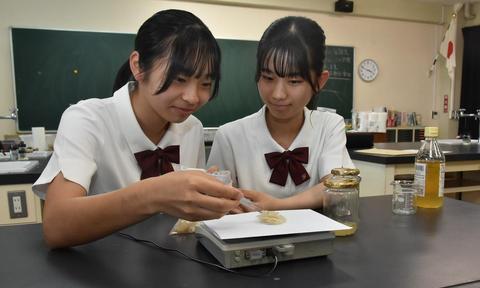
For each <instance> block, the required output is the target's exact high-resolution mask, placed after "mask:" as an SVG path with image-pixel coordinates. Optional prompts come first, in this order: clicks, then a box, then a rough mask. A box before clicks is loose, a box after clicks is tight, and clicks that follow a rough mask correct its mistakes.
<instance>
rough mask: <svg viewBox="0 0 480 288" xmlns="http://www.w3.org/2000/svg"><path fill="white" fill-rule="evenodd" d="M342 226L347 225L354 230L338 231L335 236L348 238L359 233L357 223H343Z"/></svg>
mask: <svg viewBox="0 0 480 288" xmlns="http://www.w3.org/2000/svg"><path fill="white" fill-rule="evenodd" d="M342 224H345V225H347V226H350V227H352V228H350V229H345V230H337V231H335V232H334V233H335V236H348V235H352V234H355V232H357V223H354V222H342Z"/></svg>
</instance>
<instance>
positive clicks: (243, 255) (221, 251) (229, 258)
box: [195, 223, 335, 268]
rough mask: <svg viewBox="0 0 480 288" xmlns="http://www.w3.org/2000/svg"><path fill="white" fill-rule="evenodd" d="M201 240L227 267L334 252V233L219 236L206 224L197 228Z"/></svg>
mask: <svg viewBox="0 0 480 288" xmlns="http://www.w3.org/2000/svg"><path fill="white" fill-rule="evenodd" d="M195 235H196V237H197V239H198V241H199V242H200V243H201V244H202V245H203V246H204V247H205V248H206V249H207V250H208V251H209V252H210V253H211V254H212V255H213V256H214V257H215V258H216V259H217V260H218V261H219V262H220V263H221V264H222V265H223V266H224V267H226V268H239V267H246V266H253V265H260V264H268V263H273V262H275V256H276V257H277V261H279V262H280V261H288V260H294V259H302V258H310V257H317V256H324V255H328V254H331V253H332V252H333V240H334V239H335V235H334V234H333V232H312V233H301V234H289V235H276V236H266V237H254V238H242V239H229V240H222V239H219V238H218V237H217V236H215V234H214V233H213V232H212V231H211V230H210V229H209V228H208V227H207V226H206V225H205V224H203V223H201V224H199V225H198V226H197V227H196V231H195Z"/></svg>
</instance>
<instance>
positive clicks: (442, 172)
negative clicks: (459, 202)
mask: <svg viewBox="0 0 480 288" xmlns="http://www.w3.org/2000/svg"><path fill="white" fill-rule="evenodd" d="M438 178H439V181H440V182H439V183H438V196H439V197H443V190H444V187H445V163H440V177H438Z"/></svg>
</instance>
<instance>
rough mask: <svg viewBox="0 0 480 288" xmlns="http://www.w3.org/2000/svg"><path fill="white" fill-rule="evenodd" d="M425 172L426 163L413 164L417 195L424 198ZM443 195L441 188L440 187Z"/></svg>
mask: <svg viewBox="0 0 480 288" xmlns="http://www.w3.org/2000/svg"><path fill="white" fill-rule="evenodd" d="M426 172H427V164H426V163H415V184H416V185H417V195H418V196H421V197H425V174H426ZM441 190H442V194H443V186H442V189H441Z"/></svg>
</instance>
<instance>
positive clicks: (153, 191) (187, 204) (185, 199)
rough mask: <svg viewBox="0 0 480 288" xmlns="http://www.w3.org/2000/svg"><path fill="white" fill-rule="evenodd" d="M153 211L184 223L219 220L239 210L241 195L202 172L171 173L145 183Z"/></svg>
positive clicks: (147, 180)
mask: <svg viewBox="0 0 480 288" xmlns="http://www.w3.org/2000/svg"><path fill="white" fill-rule="evenodd" d="M142 182H144V183H145V184H144V185H145V189H147V190H148V191H146V192H147V193H146V194H147V195H149V196H148V197H150V201H149V202H150V203H152V205H151V207H150V209H153V210H154V211H155V212H164V213H167V214H170V215H173V216H176V217H179V218H182V219H185V220H189V221H198V220H207V219H216V218H220V217H222V216H224V215H225V214H227V213H228V212H229V211H231V210H232V209H234V208H236V207H238V205H239V200H240V198H242V196H243V195H242V192H241V191H240V190H239V189H236V188H233V187H231V186H227V185H224V184H223V183H221V182H219V181H218V180H216V179H215V178H214V177H213V176H210V175H208V174H206V173H204V172H201V171H178V172H171V173H168V174H165V175H162V176H159V177H152V178H149V179H145V180H143V181H142Z"/></svg>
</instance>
